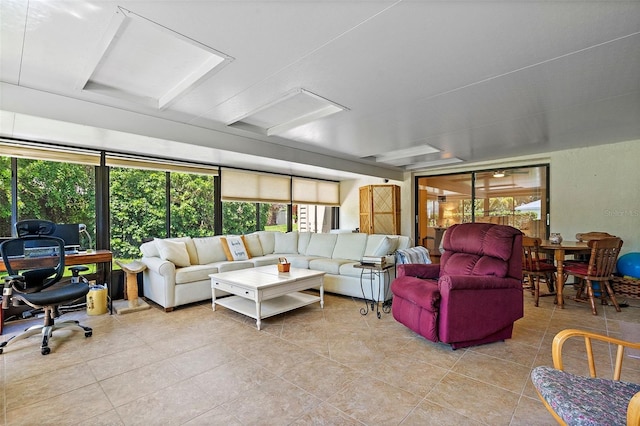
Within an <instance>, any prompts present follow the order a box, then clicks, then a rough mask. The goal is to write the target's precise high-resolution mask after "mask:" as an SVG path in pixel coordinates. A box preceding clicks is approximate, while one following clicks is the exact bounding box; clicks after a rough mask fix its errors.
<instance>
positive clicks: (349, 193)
mask: <svg viewBox="0 0 640 426" xmlns="http://www.w3.org/2000/svg"><path fill="white" fill-rule="evenodd" d="M365 185H398V186H400V215H401V217H402V220H401V224H400V233H401V234H402V235H406V236H408V237H410V238H412V239H413V233H412V232H413V230H412V226H411V222H410V219H411V217H412V216H413V213H412V212H413V195H412V194H411V179H407V180H405V181H404V182H401V181H397V180H390V181H389V182H385V181H384V179H381V178H369V179H366V178H365V179H351V180H344V181H342V182H340V202H341V204H340V228H341V229H350V230H353V229H356V228H359V227H360V192H359V189H360V187H361V186H365Z"/></svg>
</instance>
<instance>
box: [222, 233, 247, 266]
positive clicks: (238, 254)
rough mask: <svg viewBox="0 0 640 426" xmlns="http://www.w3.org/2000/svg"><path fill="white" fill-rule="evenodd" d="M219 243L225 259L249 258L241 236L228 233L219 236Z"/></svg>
mask: <svg viewBox="0 0 640 426" xmlns="http://www.w3.org/2000/svg"><path fill="white" fill-rule="evenodd" d="M220 243H221V244H222V250H224V254H225V256H226V257H227V260H249V259H250V258H251V256H250V255H249V252H248V251H247V248H246V247H245V245H244V238H243V237H242V236H236V235H229V236H226V237H221V238H220Z"/></svg>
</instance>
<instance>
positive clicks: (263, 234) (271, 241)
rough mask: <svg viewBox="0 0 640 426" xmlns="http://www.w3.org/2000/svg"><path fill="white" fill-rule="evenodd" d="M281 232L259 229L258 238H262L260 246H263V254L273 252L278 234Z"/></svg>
mask: <svg viewBox="0 0 640 426" xmlns="http://www.w3.org/2000/svg"><path fill="white" fill-rule="evenodd" d="M278 233H279V232H273V231H258V232H256V234H258V238H260V246H261V247H262V254H263V255H265V254H272V253H273V250H274V248H275V244H276V234H278Z"/></svg>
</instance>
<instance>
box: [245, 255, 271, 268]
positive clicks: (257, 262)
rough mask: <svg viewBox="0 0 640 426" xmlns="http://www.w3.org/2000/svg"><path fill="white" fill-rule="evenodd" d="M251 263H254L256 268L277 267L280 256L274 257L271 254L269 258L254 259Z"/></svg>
mask: <svg viewBox="0 0 640 426" xmlns="http://www.w3.org/2000/svg"><path fill="white" fill-rule="evenodd" d="M251 262H252V263H253V266H255V267H256V268H257V267H258V266H267V265H275V264H277V263H278V256H274V255H272V254H270V255H267V256H258V257H252V258H251Z"/></svg>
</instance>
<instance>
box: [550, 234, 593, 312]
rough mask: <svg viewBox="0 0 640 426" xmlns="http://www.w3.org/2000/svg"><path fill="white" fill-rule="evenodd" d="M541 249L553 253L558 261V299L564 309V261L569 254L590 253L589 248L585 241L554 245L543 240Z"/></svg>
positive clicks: (559, 304) (563, 242) (564, 242)
mask: <svg viewBox="0 0 640 426" xmlns="http://www.w3.org/2000/svg"><path fill="white" fill-rule="evenodd" d="M540 248H541V249H543V250H545V251H553V258H554V259H555V261H556V269H557V275H558V276H557V278H556V286H557V289H556V298H557V301H558V306H559V307H560V309H564V298H563V297H562V291H563V289H564V260H565V256H566V255H567V254H580V253H589V246H588V245H587V243H586V242H583V241H562V242H561V243H559V244H554V243H552V242H551V241H549V240H542V242H541V243H540Z"/></svg>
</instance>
